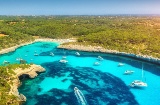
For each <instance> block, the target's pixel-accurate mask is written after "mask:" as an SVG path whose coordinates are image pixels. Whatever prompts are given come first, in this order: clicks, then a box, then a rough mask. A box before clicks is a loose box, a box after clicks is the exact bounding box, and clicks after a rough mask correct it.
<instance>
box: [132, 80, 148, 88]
mask: <svg viewBox="0 0 160 105" xmlns="http://www.w3.org/2000/svg"><path fill="white" fill-rule="evenodd" d="M130 87H139V88H141V87H147V83H145V82H143V81H141V80H134V81H133V82H132V83H131V84H130Z"/></svg>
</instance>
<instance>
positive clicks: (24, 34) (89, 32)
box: [0, 16, 160, 58]
mask: <svg viewBox="0 0 160 105" xmlns="http://www.w3.org/2000/svg"><path fill="white" fill-rule="evenodd" d="M0 33H1V34H5V35H9V36H8V37H0V42H1V43H2V44H1V45H0V49H2V48H5V47H10V46H13V45H15V44H16V43H17V42H18V43H23V42H25V41H29V40H33V39H32V37H31V36H40V37H48V38H71V37H76V38H78V42H79V43H81V44H93V45H95V44H96V45H100V46H103V47H105V48H107V49H112V50H118V51H123V52H129V53H136V54H144V55H152V56H154V57H158V58H160V47H159V46H160V17H149V16H144V17H140V16H124V17H123V16H57V17H56V16H38V17H37V16H15V17H13V16H0ZM84 42H85V43H84Z"/></svg>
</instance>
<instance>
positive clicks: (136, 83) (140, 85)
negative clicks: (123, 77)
mask: <svg viewBox="0 0 160 105" xmlns="http://www.w3.org/2000/svg"><path fill="white" fill-rule="evenodd" d="M142 80H143V63H142ZM142 80H134V81H133V82H131V84H130V87H137V88H143V87H147V83H145V82H143V81H142Z"/></svg>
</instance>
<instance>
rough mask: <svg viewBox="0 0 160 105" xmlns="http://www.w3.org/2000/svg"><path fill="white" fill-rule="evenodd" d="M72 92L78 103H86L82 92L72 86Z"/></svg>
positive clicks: (82, 104)
mask: <svg viewBox="0 0 160 105" xmlns="http://www.w3.org/2000/svg"><path fill="white" fill-rule="evenodd" d="M74 93H75V95H76V97H77V100H78V102H79V104H81V105H87V101H86V99H85V97H84V95H83V93H82V92H81V91H80V90H79V89H78V88H77V87H75V88H74Z"/></svg>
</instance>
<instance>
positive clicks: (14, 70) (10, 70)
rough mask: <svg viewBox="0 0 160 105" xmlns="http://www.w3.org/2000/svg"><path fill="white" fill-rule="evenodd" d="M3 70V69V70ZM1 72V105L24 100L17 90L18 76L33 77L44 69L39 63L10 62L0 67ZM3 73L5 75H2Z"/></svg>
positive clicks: (18, 84)
mask: <svg viewBox="0 0 160 105" xmlns="http://www.w3.org/2000/svg"><path fill="white" fill-rule="evenodd" d="M3 70H5V71H3ZM0 71H1V72H2V74H1V75H3V76H0V78H1V79H2V80H3V82H1V86H0V87H1V90H3V91H2V92H0V94H1V95H0V100H1V104H2V105H8V104H17V105H19V103H21V102H23V101H26V97H25V96H24V95H23V94H20V93H19V92H18V87H19V86H20V85H21V83H20V80H19V76H22V75H28V76H29V77H30V78H35V77H36V76H37V75H38V74H37V73H38V72H44V71H45V69H44V68H43V67H41V66H40V65H35V64H20V65H19V64H12V65H8V66H5V67H0ZM4 74H5V75H4Z"/></svg>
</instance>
